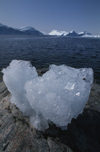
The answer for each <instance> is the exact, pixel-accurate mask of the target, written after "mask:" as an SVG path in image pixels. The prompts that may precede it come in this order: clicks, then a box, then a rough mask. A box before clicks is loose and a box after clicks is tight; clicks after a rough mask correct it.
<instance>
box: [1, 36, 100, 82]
mask: <svg viewBox="0 0 100 152" xmlns="http://www.w3.org/2000/svg"><path fill="white" fill-rule="evenodd" d="M13 59H20V60H28V61H31V63H32V65H33V66H35V67H36V68H43V67H48V66H49V65H50V64H56V65H61V64H66V65H68V66H72V67H76V68H80V67H82V68H84V67H91V68H93V70H94V77H95V80H96V82H97V83H100V39H96V38H68V37H39V38H38V37H35V38H34V37H30V36H24V37H23V36H0V70H1V69H2V68H4V67H6V66H8V64H9V63H10V62H11V60H13Z"/></svg>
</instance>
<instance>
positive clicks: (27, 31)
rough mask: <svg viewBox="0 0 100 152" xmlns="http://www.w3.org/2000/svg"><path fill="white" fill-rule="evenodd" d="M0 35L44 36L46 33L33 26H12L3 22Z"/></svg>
mask: <svg viewBox="0 0 100 152" xmlns="http://www.w3.org/2000/svg"><path fill="white" fill-rule="evenodd" d="M0 35H32V36H43V35H44V34H43V33H41V32H40V31H38V30H36V29H34V28H33V27H24V28H20V29H17V28H12V27H9V26H6V25H3V24H0Z"/></svg>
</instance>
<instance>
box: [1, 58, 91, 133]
mask: <svg viewBox="0 0 100 152" xmlns="http://www.w3.org/2000/svg"><path fill="white" fill-rule="evenodd" d="M2 72H3V80H4V82H5V84H6V86H7V88H8V90H9V91H10V93H11V102H12V103H14V104H15V105H16V106H17V107H18V108H19V109H20V110H21V111H22V112H23V114H24V115H27V116H29V118H30V122H31V123H32V124H33V126H34V127H35V128H36V129H38V130H42V131H44V130H45V129H47V128H48V127H49V122H53V123H54V124H55V125H56V126H58V127H61V128H62V129H63V128H65V129H67V125H68V123H70V122H71V120H72V118H76V117H77V116H78V115H79V114H80V113H82V111H83V109H84V107H85V104H86V102H87V101H88V97H89V93H90V90H91V86H92V83H93V70H92V69H91V68H80V69H75V68H72V67H69V66H66V65H60V66H57V65H51V66H50V67H49V70H48V71H47V72H46V73H44V74H43V75H42V76H38V73H37V71H36V68H35V67H32V65H31V64H30V62H28V61H20V60H13V61H12V62H11V63H10V65H9V66H8V67H7V68H5V69H3V70H2Z"/></svg>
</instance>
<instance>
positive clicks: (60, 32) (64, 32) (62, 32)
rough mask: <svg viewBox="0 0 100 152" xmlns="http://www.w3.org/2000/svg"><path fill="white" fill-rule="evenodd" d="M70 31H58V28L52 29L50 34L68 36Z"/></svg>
mask: <svg viewBox="0 0 100 152" xmlns="http://www.w3.org/2000/svg"><path fill="white" fill-rule="evenodd" d="M67 34H68V32H66V31H58V30H52V31H51V32H50V33H49V35H56V36H66V35H67Z"/></svg>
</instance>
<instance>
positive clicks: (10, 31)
mask: <svg viewBox="0 0 100 152" xmlns="http://www.w3.org/2000/svg"><path fill="white" fill-rule="evenodd" d="M0 34H2V35H3V34H4V35H15V34H16V35H18V34H23V33H22V32H21V31H19V30H18V29H15V28H12V27H9V26H6V25H3V24H0Z"/></svg>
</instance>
